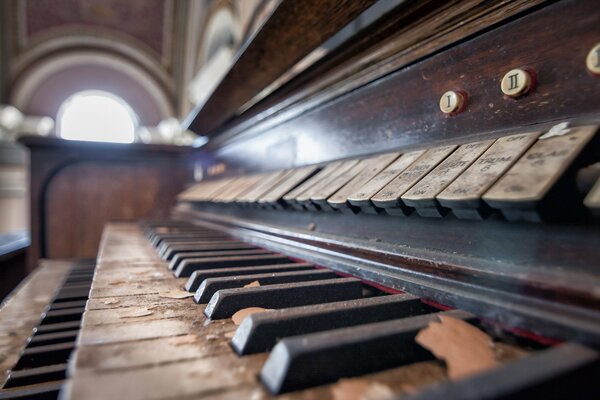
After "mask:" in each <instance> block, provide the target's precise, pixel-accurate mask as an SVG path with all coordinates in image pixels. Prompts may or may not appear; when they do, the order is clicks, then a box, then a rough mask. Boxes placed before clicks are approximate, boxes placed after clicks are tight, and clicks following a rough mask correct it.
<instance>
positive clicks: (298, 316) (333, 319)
mask: <svg viewBox="0 0 600 400" xmlns="http://www.w3.org/2000/svg"><path fill="white" fill-rule="evenodd" d="M436 311H437V310H435V309H434V308H432V307H430V306H428V305H426V304H424V303H423V302H422V301H421V300H420V299H419V298H418V297H415V296H411V295H408V294H398V295H389V296H378V297H369V298H364V299H357V300H350V301H340V302H334V303H325V304H317V305H312V306H304V307H296V308H286V309H282V310H274V311H272V312H268V313H260V314H252V315H249V316H248V317H246V318H245V319H244V321H242V324H241V325H240V327H239V328H238V329H237V331H236V332H235V336H234V337H233V339H232V341H231V345H232V347H233V349H234V350H235V351H236V352H237V353H238V354H241V355H243V354H253V353H260V352H263V351H268V350H270V349H271V348H272V347H273V346H275V344H276V343H277V341H278V340H281V339H282V338H285V337H289V336H297V335H303V334H307V333H314V332H321V331H326V330H331V329H337V328H343V327H349V326H355V325H362V324H368V323H373V322H380V321H387V320H390V319H397V318H404V317H410V316H416V315H421V314H425V313H430V312H436Z"/></svg>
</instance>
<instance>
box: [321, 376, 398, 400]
mask: <svg viewBox="0 0 600 400" xmlns="http://www.w3.org/2000/svg"><path fill="white" fill-rule="evenodd" d="M331 397H332V399H333V400H374V399H378V400H386V399H392V398H393V397H394V393H393V392H392V390H391V389H390V388H389V387H388V386H386V385H383V384H381V383H378V382H370V381H368V380H366V379H361V378H357V379H340V380H339V381H338V382H337V383H335V384H334V385H332V387H331Z"/></svg>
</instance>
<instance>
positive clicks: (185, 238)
mask: <svg viewBox="0 0 600 400" xmlns="http://www.w3.org/2000/svg"><path fill="white" fill-rule="evenodd" d="M225 240H232V238H231V237H230V236H228V235H221V234H209V235H179V236H173V237H170V238H157V239H155V240H154V243H153V244H154V246H155V247H157V248H161V247H162V246H169V245H174V244H177V243H180V244H186V243H200V242H214V241H225Z"/></svg>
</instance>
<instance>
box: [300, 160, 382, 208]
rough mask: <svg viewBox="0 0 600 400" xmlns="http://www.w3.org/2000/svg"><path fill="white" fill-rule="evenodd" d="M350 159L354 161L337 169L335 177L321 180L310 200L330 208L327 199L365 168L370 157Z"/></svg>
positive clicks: (322, 206)
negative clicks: (321, 182)
mask: <svg viewBox="0 0 600 400" xmlns="http://www.w3.org/2000/svg"><path fill="white" fill-rule="evenodd" d="M351 161H354V162H353V163H351V164H350V163H349V164H348V165H347V166H346V168H345V169H344V170H342V169H340V170H338V173H337V174H336V176H335V177H333V178H332V179H330V180H329V181H327V182H323V185H322V186H321V187H320V188H319V190H318V191H316V192H315V193H313V195H312V196H310V200H311V202H313V203H315V204H318V205H319V206H320V207H321V208H323V209H326V210H327V209H329V210H331V207H330V206H329V205H328V204H327V199H328V198H329V197H331V196H333V194H334V193H335V192H337V191H338V190H339V189H341V188H342V187H344V185H346V184H347V183H348V182H350V181H351V180H352V179H354V178H355V177H356V176H357V175H358V174H360V173H361V172H362V171H363V170H364V169H365V168H367V167H368V166H369V162H370V159H366V160H351Z"/></svg>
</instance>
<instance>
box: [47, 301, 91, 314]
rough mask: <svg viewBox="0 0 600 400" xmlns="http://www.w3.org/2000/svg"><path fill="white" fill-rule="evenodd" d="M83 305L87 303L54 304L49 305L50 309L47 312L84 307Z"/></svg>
mask: <svg viewBox="0 0 600 400" xmlns="http://www.w3.org/2000/svg"><path fill="white" fill-rule="evenodd" d="M85 303H87V300H75V301H64V302H62V303H56V304H54V303H52V304H50V308H49V309H48V311H55V310H64V309H66V308H80V307H85Z"/></svg>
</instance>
